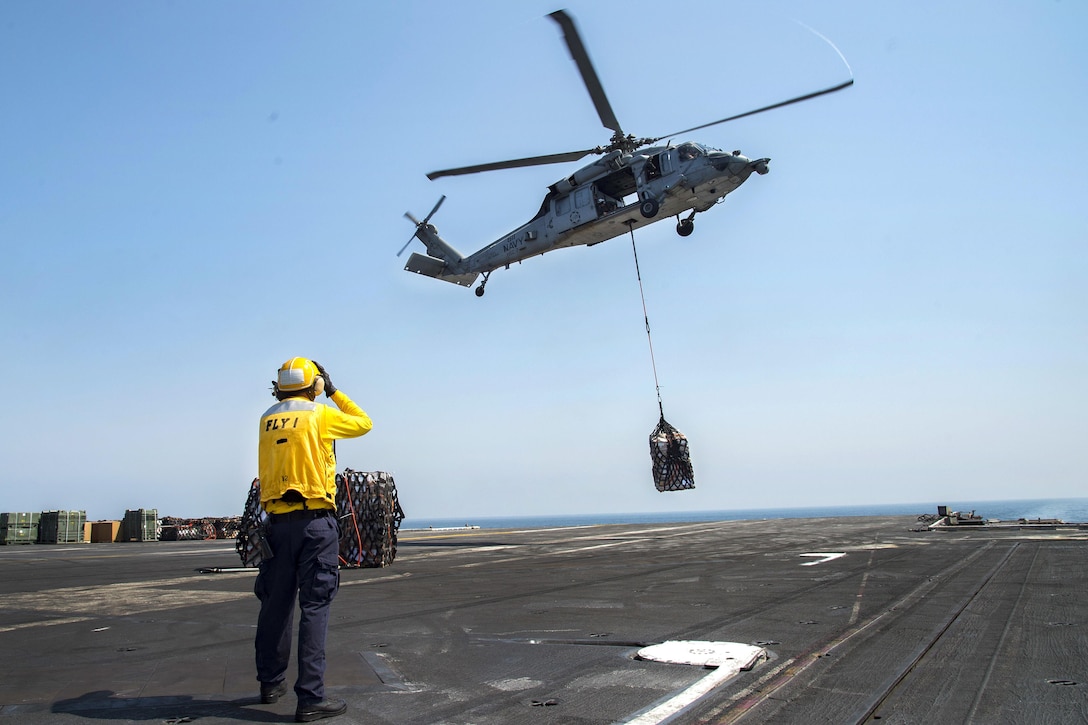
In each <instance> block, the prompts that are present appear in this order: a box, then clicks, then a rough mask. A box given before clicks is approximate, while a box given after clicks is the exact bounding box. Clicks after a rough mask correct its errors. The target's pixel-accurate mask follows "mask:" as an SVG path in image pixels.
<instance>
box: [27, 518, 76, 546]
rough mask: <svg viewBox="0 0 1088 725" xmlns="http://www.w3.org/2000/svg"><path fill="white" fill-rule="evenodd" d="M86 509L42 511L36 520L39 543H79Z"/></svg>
mask: <svg viewBox="0 0 1088 725" xmlns="http://www.w3.org/2000/svg"><path fill="white" fill-rule="evenodd" d="M86 523H87V512H86V511H42V514H41V518H40V519H39V520H38V539H37V541H38V543H39V544H81V543H83V542H84V541H86V539H85V538H84V536H83V533H84V532H83V529H84V524H86Z"/></svg>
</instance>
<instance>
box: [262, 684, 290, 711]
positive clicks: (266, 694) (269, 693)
mask: <svg viewBox="0 0 1088 725" xmlns="http://www.w3.org/2000/svg"><path fill="white" fill-rule="evenodd" d="M285 694H287V685H285V684H283V680H280V681H279V682H262V683H261V702H262V703H264V704H265V705H271V704H272V703H273V702H276V701H278V700H279V699H280V697H282V696H283V695H285Z"/></svg>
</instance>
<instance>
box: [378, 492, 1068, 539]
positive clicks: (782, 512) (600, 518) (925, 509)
mask: <svg viewBox="0 0 1088 725" xmlns="http://www.w3.org/2000/svg"><path fill="white" fill-rule="evenodd" d="M940 505H942V506H948V509H949V510H950V511H960V512H964V513H966V512H968V511H974V512H975V514H976V515H978V516H981V517H983V518H985V519H997V520H1000V521H1016V520H1017V519H1021V518H1023V519H1060V520H1062V521H1065V522H1066V523H1082V522H1088V498H1052V499H1018V500H1011V501H976V502H958V501H948V502H942V503H941V504H940ZM936 513H937V504H936V503H897V504H860V505H851V506H798V507H782V508H756V509H724V510H716V511H643V512H630V513H590V514H551V515H541V516H476V517H471V516H470V517H441V518H438V517H434V518H430V517H419V518H414V517H411V516H406V517H405V519H404V521H403V522H401V526H400V529H401V531H406V530H419V529H447V528H464V527H469V526H475V527H479V528H481V529H523V528H556V527H563V526H593V525H597V524H664V523H697V522H700V521H751V520H758V519H808V518H838V517H844V516H921V515H923V514H934V515H936Z"/></svg>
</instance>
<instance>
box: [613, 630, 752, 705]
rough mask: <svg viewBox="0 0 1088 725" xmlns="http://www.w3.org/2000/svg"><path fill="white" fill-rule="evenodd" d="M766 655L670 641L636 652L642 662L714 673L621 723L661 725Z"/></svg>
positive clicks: (727, 645) (726, 645) (739, 647)
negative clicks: (689, 667) (668, 664)
mask: <svg viewBox="0 0 1088 725" xmlns="http://www.w3.org/2000/svg"><path fill="white" fill-rule="evenodd" d="M765 655H766V652H765V651H764V649H763V648H762V647H755V646H753V645H748V644H738V643H736V642H693V641H669V642H662V643H661V644H656V645H653V646H651V647H644V648H642V649H640V650H639V651H638V656H639V657H641V658H642V659H648V660H654V661H657V662H669V663H673V664H685V665H695V666H699V667H714V668H715V669H714V670H713V671H712V672H711V673H710V674H708V675H707V676H706V677H703V678H702V679H700V680H697V681H696V682H695V683H694V684H693V685H691V686H690V687H688V688H687V689H686V690H683V691H681V692H680V693H678V694H676V695H674V696H673V697H671V698H669V699H668V700H666V701H665V702H663V703H661V704H660V705H658V706H657V707H654V708H652V709H650V710H647V711H646V712H643V713H641V714H638V715H635V716H634V717H632V718H630V719H628V720H624V721H623V722H624V723H626V725H657V724H658V723H663V722H665V721H667V720H669V719H670V718H673V717H675V716H676V715H677V714H679V713H681V712H683V711H684V710H685V709H687V708H688V707H690V706H691V705H692V704H693V703H695V702H697V701H698V700H700V699H701V698H703V697H705V696H706V695H707V693H709V692H710V691H711V690H713V689H714V688H715V687H718V686H719V685H721V684H723V683H725V682H728V681H729V680H731V679H733V678H734V677H736V676H737V675H738V674H740V673H741V672H742V671H743V670H746V669H750V668H751V667H752V666H753V665H754V664H755V663H756V662H757V661H758V660H759V659H760V658H761V657H764V656H765Z"/></svg>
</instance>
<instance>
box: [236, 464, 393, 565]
mask: <svg viewBox="0 0 1088 725" xmlns="http://www.w3.org/2000/svg"><path fill="white" fill-rule="evenodd" d="M336 510H337V516H339V518H340V566H342V567H349V568H360V567H383V566H389V565H390V564H392V563H393V559H394V558H395V557H396V555H397V531H398V530H399V529H400V523H401V521H403V520H404V511H403V510H402V509H401V507H400V502H399V501H398V500H397V487H396V484H394V483H393V476H392V475H391V474H388V473H385V472H384V471H374V472H368V473H363V472H360V471H353V470H351V469H350V468H348V469H345V470H344V473H343V474H337V475H336ZM266 518H267V514H265V512H264V510H263V509H262V508H261V482H260V480H259V479H256V478H255V479H253V483H252V484H251V486H250V489H249V497H248V498H247V499H246V507H245V511H244V512H243V514H242V521H241V524H240V525H239V529H238V540H237V543H236V544H235V549H236V550H237V551H238V556H239V557H241V559H242V564H243V566H259V565H260V563H261V561H262V560H263V559H264V558H265V552H266V551H267V546H266V544H265V540H264V522H265V520H266Z"/></svg>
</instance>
